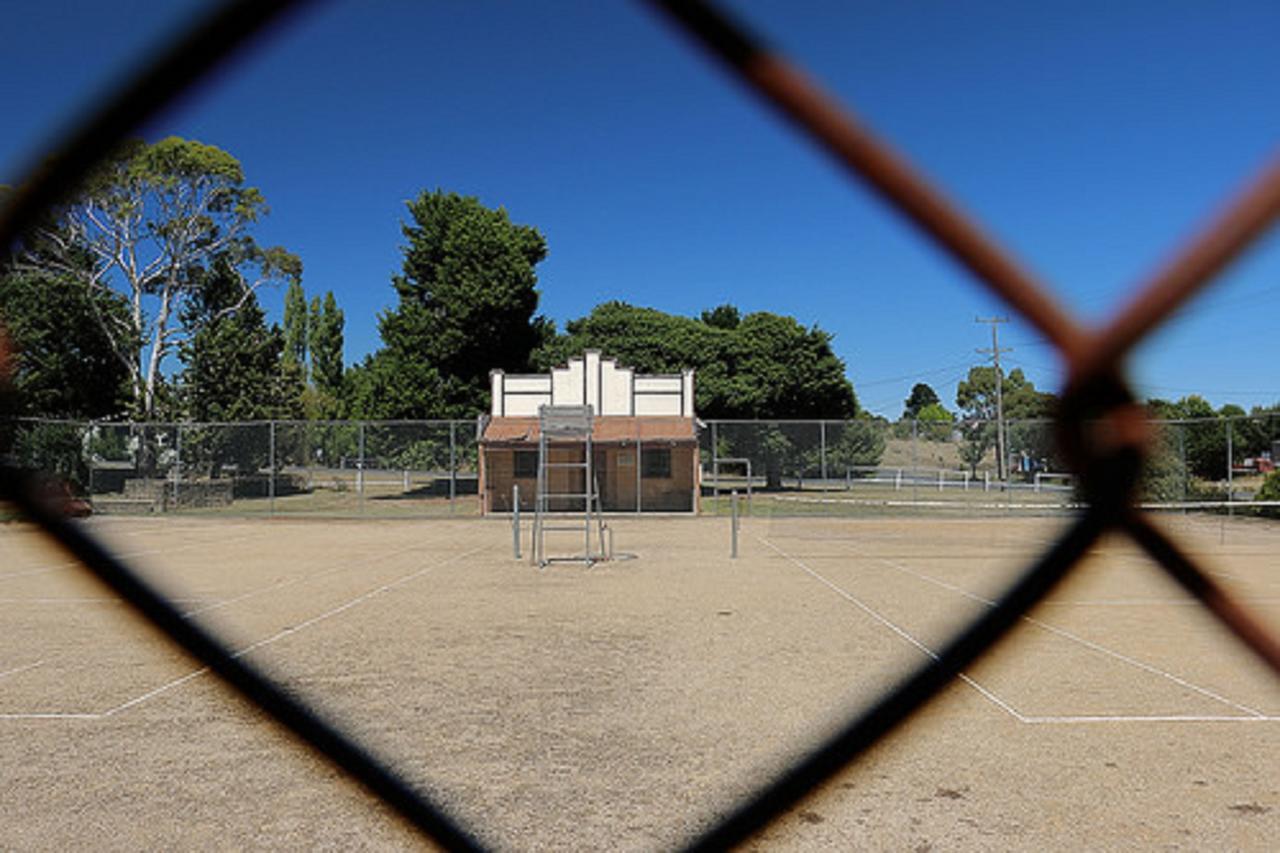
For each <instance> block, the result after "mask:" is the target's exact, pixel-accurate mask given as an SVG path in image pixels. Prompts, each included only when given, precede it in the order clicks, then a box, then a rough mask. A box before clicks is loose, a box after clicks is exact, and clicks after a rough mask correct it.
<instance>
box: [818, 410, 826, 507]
mask: <svg viewBox="0 0 1280 853" xmlns="http://www.w3.org/2000/svg"><path fill="white" fill-rule="evenodd" d="M818 450H819V453H820V456H821V459H822V491H823V493H825V492H826V491H827V422H826V421H818Z"/></svg>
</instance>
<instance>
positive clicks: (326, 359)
mask: <svg viewBox="0 0 1280 853" xmlns="http://www.w3.org/2000/svg"><path fill="white" fill-rule="evenodd" d="M344 325H346V319H344V318H343V313H342V309H339V307H338V301H337V300H335V298H334V296H333V291H329V292H326V293H325V296H324V300H323V301H321V300H320V297H319V296H317V297H315V298H312V300H311V319H310V320H308V327H307V328H308V330H310V350H311V382H312V383H314V384H315V389H316V392H317V393H319V394H320V396H321V397H323V398H324V400H325V401H326V407H329V409H330V410H332V409H333V406H334V405H335V403H337V401H338V400H339V398H340V396H342V378H343V357H342V350H343V327H344Z"/></svg>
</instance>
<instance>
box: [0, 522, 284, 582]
mask: <svg viewBox="0 0 1280 853" xmlns="http://www.w3.org/2000/svg"><path fill="white" fill-rule="evenodd" d="M269 532H271V531H254V533H253V534H250V533H246V534H244V535H242V536H235V537H230V536H219V537H213V538H210V539H201V540H198V541H196V542H188V543H186V544H185V545H173V546H169V547H165V548H149V549H144V550H141V551H127V552H124V553H120V554H115V556H116V557H118V558H120V559H122V560H130V559H133V558H134V557H149V556H151V555H153V554H173V553H176V552H178V551H188V550H190V549H192V548H200V547H204V546H207V545H210V544H215V543H216V544H222V543H224V542H243V541H244V540H246V539H252V538H254V535H255V534H257V535H259V536H265V535H267V533H269ZM79 566H80V561H79V560H67V561H65V562H62V563H55V564H54V565H52V566H42V567H40V568H37V569H23V570H22V571H17V572H6V573H3V574H0V582H3V581H7V580H13V579H14V578H25V577H31V576H32V575H43V574H49V573H50V572H62V571H66V570H67V569H72V568H77V567H79Z"/></svg>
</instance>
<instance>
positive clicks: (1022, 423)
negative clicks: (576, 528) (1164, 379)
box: [4, 413, 1280, 518]
mask: <svg viewBox="0 0 1280 853" xmlns="http://www.w3.org/2000/svg"><path fill="white" fill-rule="evenodd" d="M1148 426H1149V428H1150V430H1151V432H1152V433H1153V434H1154V435H1155V439H1154V440H1153V442H1152V451H1151V453H1150V454H1149V456H1148V459H1147V464H1146V469H1145V472H1144V474H1143V476H1142V479H1141V481H1140V487H1139V492H1138V495H1137V497H1138V499H1139V500H1140V501H1141V502H1142V503H1143V504H1144V505H1147V506H1149V507H1152V508H1168V509H1183V510H1219V511H1221V510H1222V509H1223V508H1224V507H1226V508H1227V509H1230V510H1231V511H1232V512H1235V511H1237V510H1238V511H1239V512H1240V513H1241V514H1259V515H1271V516H1280V508H1278V507H1274V506H1267V505H1266V502H1265V501H1263V502H1261V503H1259V501H1258V498H1259V496H1260V494H1261V496H1262V497H1266V496H1268V495H1269V494H1270V491H1271V490H1267V491H1265V492H1264V489H1263V487H1264V483H1265V482H1266V480H1267V477H1268V476H1269V475H1270V474H1271V473H1272V472H1274V470H1275V465H1276V463H1277V461H1280V413H1277V414H1268V415H1260V416H1238V417H1222V418H1208V419H1197V420H1180V421H1152V422H1150V423H1149V425H1148ZM4 429H5V430H6V431H8V432H9V433H10V435H9V436H8V439H9V440H8V441H7V442H6V443H7V446H8V447H9V448H10V454H11V456H12V457H13V458H11V459H10V460H8V462H9V464H12V465H16V466H18V467H23V468H29V469H38V470H42V471H46V472H50V473H53V474H56V475H57V476H58V477H60V478H61V479H63V480H65V481H66V482H68V483H69V484H70V486H71V488H72V490H73V491H74V492H75V493H76V494H78V495H80V496H83V497H86V498H87V499H89V501H90V502H91V504H92V507H93V510H94V511H95V512H99V513H104V514H150V513H229V514H238V515H255V514H266V515H276V514H280V515H302V516H305V515H316V516H334V515H337V516H344V515H353V516H371V517H428V518H429V517H457V516H467V515H477V514H479V513H480V512H481V511H482V506H485V505H486V504H484V503H482V501H481V497H482V495H481V493H480V489H481V484H480V473H479V469H480V467H481V466H480V464H479V463H480V459H479V457H480V454H481V452H482V451H481V448H480V446H479V443H478V438H477V437H478V422H477V421H474V420H431V421H427V420H424V421H283V420H272V421H254V422H239V423H104V422H92V421H71V420H51V419H16V420H10V421H7V422H5V425H4ZM996 432H997V431H996V425H995V423H994V421H980V420H975V421H963V422H954V423H952V422H946V423H940V422H936V421H916V420H906V419H904V420H901V421H898V422H889V421H886V420H884V419H870V418H863V419H854V420H771V421H742V420H707V421H704V422H701V423H700V424H699V429H698V455H699V462H698V468H699V475H700V476H699V478H698V482H697V483H696V484H694V493H695V495H694V497H695V499H694V500H690V494H689V491H688V488H687V477H685V481H686V482H684V483H682V484H680V489H679V491H680V492H681V494H682V495H683V499H682V500H681V501H680V502H678V505H677V504H673V503H672V502H671V499H670V496H669V494H670V493H669V490H668V492H664V490H663V487H664V483H668V481H671V480H672V479H673V478H674V477H675V476H676V474H677V473H680V472H677V471H676V470H675V468H676V467H678V466H672V465H670V464H668V465H665V466H664V465H662V464H659V463H661V461H662V460H661V459H660V458H657V456H655V454H661V453H662V451H663V446H662V444H661V443H660V442H659V443H651V444H646V443H644V442H643V441H642V440H641V439H640V438H639V436H636V437H634V438H633V439H632V440H630V441H628V442H626V443H627V444H630V445H631V450H632V451H633V452H631V453H624V454H619V455H618V456H617V457H611V458H613V459H614V460H615V462H617V461H619V460H620V461H621V462H622V463H626V462H628V461H630V462H631V464H632V465H633V466H634V467H633V470H634V473H631V472H629V471H628V472H618V471H611V470H609V469H607V468H606V469H605V470H606V471H607V472H608V473H607V476H606V477H605V478H604V479H603V480H601V481H600V486H599V487H600V489H601V492H602V498H603V500H604V505H605V507H606V509H607V510H609V511H610V512H617V513H627V512H636V513H639V512H661V511H672V510H675V511H689V510H695V511H698V512H701V513H704V514H713V515H714V514H727V513H728V512H729V499H730V495H731V494H732V493H733V492H737V493H738V494H739V495H740V496H741V497H742V498H743V499H744V503H743V507H742V509H743V512H744V513H746V514H748V515H770V516H787V515H797V516H800V515H804V516H808V515H815V514H833V515H857V514H868V513H881V514H884V513H893V512H907V511H910V512H950V513H965V514H979V515H980V514H983V513H984V512H990V511H1004V512H1008V511H1015V510H1016V511H1021V512H1031V513H1034V512H1046V513H1049V512H1059V511H1074V510H1076V509H1078V508H1079V506H1080V504H1079V500H1080V496H1079V490H1078V483H1077V482H1076V478H1075V477H1074V475H1072V474H1071V473H1069V471H1070V466H1069V465H1068V464H1067V463H1066V462H1065V461H1064V460H1062V459H1060V458H1059V455H1058V453H1059V452H1058V450H1057V448H1056V445H1055V443H1054V436H1053V423H1052V421H1049V420H1006V422H1005V430H1004V432H1005V437H1006V445H1005V446H1006V448H1007V452H1006V454H1005V458H1003V459H998V458H997V453H996V441H995V436H996ZM642 461H643V464H642ZM681 476H682V477H684V475H683V473H681ZM622 486H625V488H622ZM1277 486H1280V483H1277ZM490 497H491V498H492V497H493V496H490ZM1233 504H1239V505H1240V506H1239V507H1238V508H1237V507H1233V506H1231V505H1233ZM487 506H488V507H489V508H490V509H494V508H503V507H506V504H504V503H500V502H496V501H493V500H490V501H489V502H488V504H487Z"/></svg>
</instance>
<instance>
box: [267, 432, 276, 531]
mask: <svg viewBox="0 0 1280 853" xmlns="http://www.w3.org/2000/svg"><path fill="white" fill-rule="evenodd" d="M267 435H268V436H269V447H270V449H269V451H268V453H267V456H268V459H267V477H268V480H267V494H268V495H269V496H270V498H271V500H270V502H269V503H268V506H269V507H270V510H271V515H275V514H276V422H275V421H268V422H267Z"/></svg>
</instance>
